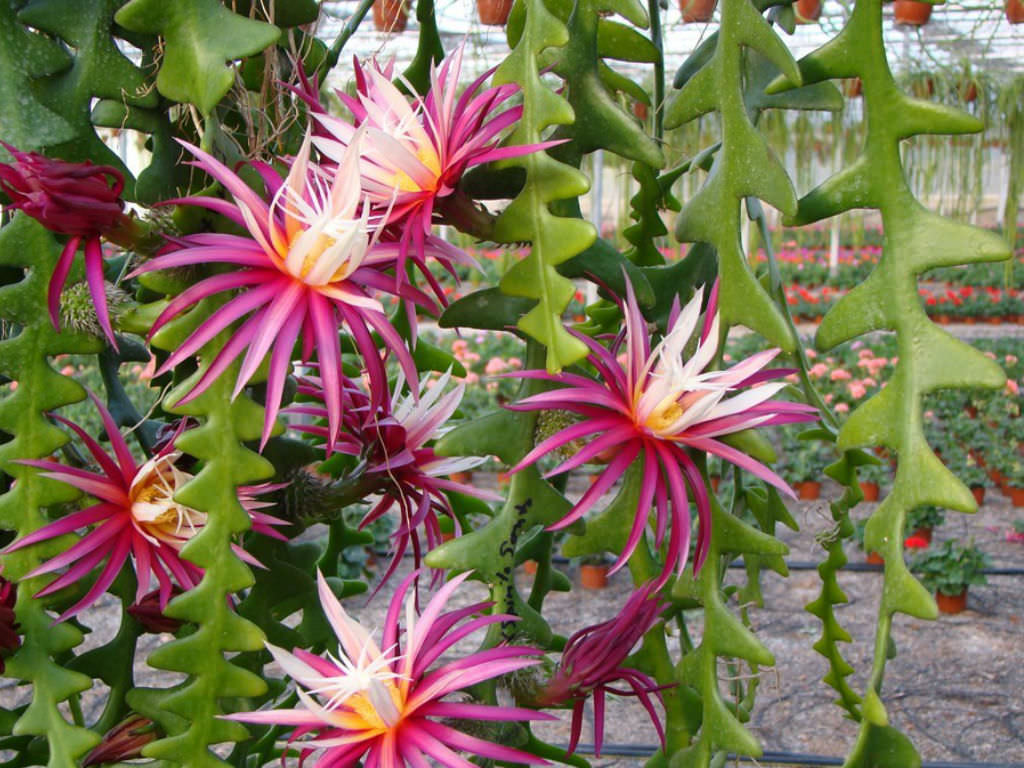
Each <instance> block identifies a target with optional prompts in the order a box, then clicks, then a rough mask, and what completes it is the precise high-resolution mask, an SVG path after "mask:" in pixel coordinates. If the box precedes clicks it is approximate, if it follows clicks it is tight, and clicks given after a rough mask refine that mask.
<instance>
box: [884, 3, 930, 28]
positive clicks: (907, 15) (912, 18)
mask: <svg viewBox="0 0 1024 768" xmlns="http://www.w3.org/2000/svg"><path fill="white" fill-rule="evenodd" d="M892 13H893V19H894V20H895V21H896V23H897V24H909V25H910V26H912V27H923V26H924V25H925V24H927V23H928V19H930V18H931V17H932V7H931V5H930V4H929V3H919V2H917V0H896V2H895V3H893V6H892Z"/></svg>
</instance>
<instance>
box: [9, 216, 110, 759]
mask: <svg viewBox="0 0 1024 768" xmlns="http://www.w3.org/2000/svg"><path fill="white" fill-rule="evenodd" d="M58 255H59V246H58V245H57V242H56V240H55V239H54V237H53V235H51V234H50V233H49V232H47V231H46V230H45V229H43V227H42V226H41V225H40V224H38V223H36V222H35V221H33V220H32V219H30V218H28V216H26V215H24V214H19V215H17V216H16V217H15V218H14V220H13V221H12V222H11V223H9V224H7V225H6V226H5V227H4V228H3V230H2V231H0V267H12V268H15V269H24V270H26V276H25V277H24V279H23V280H21V281H20V282H16V283H13V284H10V285H5V286H3V287H0V319H2V320H3V321H4V322H5V323H10V324H11V325H12V326H17V327H19V328H20V330H19V331H18V333H17V334H15V335H12V336H10V337H8V338H5V339H3V340H2V341H0V374H3V375H4V376H6V377H8V378H9V379H11V380H12V381H13V382H16V383H17V387H16V388H14V387H11V388H8V389H7V390H6V391H5V392H4V393H3V395H2V397H0V430H2V431H3V432H5V433H7V434H8V435H10V436H11V439H10V440H8V441H7V442H5V443H3V444H2V445H0V470H2V471H3V473H4V474H6V475H8V476H9V477H11V478H13V479H14V481H15V482H14V483H12V485H11V486H10V487H9V488H8V489H7V490H6V492H4V493H3V494H0V528H3V529H4V530H8V531H16V532H17V533H18V534H19V535H21V536H25V535H28V534H30V533H32V532H34V531H36V530H38V529H40V528H42V527H43V526H44V525H45V524H46V522H47V517H46V516H45V515H44V509H45V508H47V507H51V506H54V505H60V504H67V503H69V502H72V501H74V500H75V499H76V497H77V496H78V493H77V492H76V491H75V490H74V489H72V488H70V487H69V486H65V485H62V484H59V483H54V482H52V481H50V480H48V479H46V478H45V477H43V476H42V475H41V474H40V472H39V471H38V470H36V469H34V468H32V467H29V466H25V465H24V464H18V463H15V461H16V460H18V459H25V458H36V459H41V458H44V457H47V456H49V455H51V454H52V453H54V452H55V451H57V450H58V449H60V448H61V446H63V445H64V444H66V443H67V442H68V436H67V434H66V433H65V432H63V431H61V430H59V429H57V428H56V427H55V426H54V425H53V424H52V423H51V422H50V421H49V420H48V419H47V418H46V414H47V413H49V412H51V411H54V410H56V409H58V408H60V407H62V406H65V405H68V404H71V403H74V402H77V401H80V400H83V399H84V398H85V390H83V389H82V387H81V386H80V385H79V384H77V383H76V382H75V381H74V380H73V379H70V378H68V377H66V376H62V375H60V374H58V373H57V372H56V371H54V370H53V369H52V368H51V367H50V364H49V358H50V357H51V356H53V355H58V354H68V353H77V354H89V353H95V352H98V351H99V350H100V348H101V347H102V343H101V342H100V341H99V340H98V339H96V338H94V337H91V336H87V335H84V334H79V333H71V332H69V331H67V330H65V332H64V333H62V334H57V332H56V331H54V329H53V326H52V325H51V324H50V320H49V317H48V312H47V282H48V280H47V278H48V276H49V275H50V274H51V273H52V272H53V269H54V267H55V265H56V264H57V260H58ZM62 542H63V543H62V544H57V543H54V544H46V545H42V546H36V547H31V548H28V549H26V550H23V551H20V552H15V553H10V554H6V555H4V556H3V557H2V568H3V572H4V577H5V578H9V579H11V580H15V581H20V584H19V588H18V599H17V602H16V604H15V606H14V610H15V614H16V615H17V619H18V623H19V624H20V630H19V631H20V632H22V633H23V635H24V637H23V641H22V644H21V648H20V649H18V651H17V652H16V653H15V654H14V655H13V656H12V657H11V658H10V659H9V660H8V661H7V670H6V675H7V676H8V677H12V678H15V679H20V680H23V681H25V682H28V683H30V684H31V685H32V699H31V703H30V704H29V705H28V707H27V708H26V709H25V710H24V712H22V714H21V715H20V716H19V717H18V719H17V722H16V723H15V725H14V729H15V730H16V731H17V733H18V734H19V735H21V736H24V737H32V736H41V737H43V738H44V739H46V740H47V742H48V745H49V751H50V761H49V765H51V766H55V767H58V768H74V766H77V764H78V759H79V758H80V757H81V756H82V755H84V754H85V753H86V752H88V751H89V750H90V749H91V748H92V747H93V746H95V744H96V742H97V741H98V740H99V737H98V736H97V735H96V734H94V733H93V732H92V731H90V730H88V729H86V728H84V727H82V722H81V720H79V719H77V718H76V720H75V721H74V722H68V721H67V720H66V719H65V718H64V715H63V714H62V712H61V710H60V708H59V707H60V705H61V704H62V703H63V702H65V701H67V702H69V705H70V706H71V708H72V711H73V712H75V711H76V709H77V703H78V702H77V700H78V695H79V693H81V692H82V691H86V690H88V689H89V688H90V687H91V685H92V680H91V679H90V678H89V677H88V676H87V675H83V674H81V673H80V672H72V671H70V670H68V669H65V668H64V666H63V665H62V664H58V663H56V662H55V661H54V658H55V657H58V656H64V655H66V654H68V653H69V652H70V651H71V650H72V649H73V648H75V647H76V646H77V645H78V644H79V643H81V642H82V633H81V631H80V630H79V629H77V628H76V627H74V626H72V625H70V624H60V625H58V626H56V627H54V626H52V622H53V617H52V616H51V615H50V614H49V612H48V608H49V607H50V606H49V603H48V602H47V601H44V600H37V599H34V598H33V597H32V596H33V595H34V594H35V593H37V592H38V591H39V590H41V589H43V588H44V587H46V586H47V585H48V584H49V583H50V582H51V581H52V577H51V576H49V575H42V576H39V577H36V578H33V579H26V580H22V577H23V576H24V575H25V574H27V573H29V572H30V571H32V570H33V569H35V568H36V567H38V566H39V565H40V564H41V563H42V562H43V561H44V560H45V559H46V558H47V557H48V556H50V555H54V554H56V553H57V552H59V551H60V550H61V547H62V546H63V545H66V544H67V543H68V542H67V541H66V540H62ZM78 714H79V715H80V714H81V713H80V712H78ZM27 745H28V738H26V739H25V741H24V742H22V743H21V746H20V747H19V748H20V749H24V748H26V747H27Z"/></svg>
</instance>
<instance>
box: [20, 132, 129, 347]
mask: <svg viewBox="0 0 1024 768" xmlns="http://www.w3.org/2000/svg"><path fill="white" fill-rule="evenodd" d="M0 144H2V145H3V146H4V148H5V149H6V150H7V151H8V152H10V153H11V155H13V156H14V163H13V164H10V165H4V164H0V191H2V192H3V193H4V194H5V195H7V197H9V198H10V199H11V207H12V208H17V209H18V210H20V211H24V212H25V213H26V214H28V215H29V216H31V217H32V218H33V219H35V220H36V221H38V222H39V223H40V224H42V225H43V226H44V227H46V228H47V229H48V230H50V231H51V232H56V233H57V234H61V235H68V236H69V237H70V239H69V240H68V242H67V244H66V245H65V246H64V250H63V251H62V252H61V255H60V260H59V261H58V262H57V266H56V268H55V269H54V271H53V277H51V278H50V288H49V295H48V297H47V298H48V303H49V307H50V318H51V320H52V321H53V325H54V327H55V328H57V329H58V330H59V329H60V293H61V291H62V290H63V288H64V282H65V281H66V280H67V277H68V273H69V272H70V271H71V264H72V262H73V261H74V258H75V253H76V252H77V251H78V246H79V245H82V244H83V241H84V246H85V276H86V279H87V281H88V283H89V292H90V293H91V294H92V297H93V301H95V302H96V318H97V320H98V321H99V324H100V327H101V328H102V329H103V332H104V333H105V334H106V336H107V338H108V339H110V342H111V344H113V345H114V346H115V347H116V346H117V343H116V342H115V341H114V331H113V328H112V327H111V325H110V312H109V310H108V309H107V300H106V289H105V287H104V284H103V249H102V247H101V245H100V236H101V235H104V234H106V233H107V232H108V231H112V230H115V229H119V228H122V227H123V226H124V225H125V223H126V222H128V221H130V219H129V217H128V216H127V215H126V214H125V213H124V201H123V200H122V199H121V190H123V189H124V177H123V176H122V175H121V172H120V171H118V170H117V169H116V168H112V167H110V166H109V165H93V164H92V163H89V162H85V163H68V162H65V161H63V160H54V159H52V158H49V157H45V156H44V155H39V154H36V153H35V152H20V151H18V150H17V149H15V148H14V147H12V146H11V145H10V144H7V143H5V142H0Z"/></svg>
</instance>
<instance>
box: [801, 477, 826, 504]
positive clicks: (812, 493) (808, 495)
mask: <svg viewBox="0 0 1024 768" xmlns="http://www.w3.org/2000/svg"><path fill="white" fill-rule="evenodd" d="M796 495H797V497H798V498H801V499H803V500H804V501H814V500H815V499H817V498H818V497H819V496H821V483H819V482H817V481H815V480H805V481H804V482H802V483H797V484H796Z"/></svg>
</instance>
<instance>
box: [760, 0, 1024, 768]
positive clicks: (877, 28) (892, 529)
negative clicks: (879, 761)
mask: <svg viewBox="0 0 1024 768" xmlns="http://www.w3.org/2000/svg"><path fill="white" fill-rule="evenodd" d="M800 71H801V74H802V76H803V81H804V82H805V83H806V82H818V81H821V80H824V79H829V78H840V77H855V76H857V77H860V78H861V80H862V81H863V83H864V110H865V121H866V123H867V136H866V140H865V144H864V149H863V152H862V154H861V156H860V157H859V158H858V159H857V160H856V161H855V162H854V163H853V164H852V165H850V166H848V167H847V168H845V169H844V170H842V171H841V172H840V173H838V174H837V175H836V176H833V177H832V178H830V179H828V180H827V181H825V182H824V183H823V184H822V185H821V186H819V187H818V188H817V189H815V190H813V191H811V192H810V193H809V194H808V195H806V196H805V197H804V198H803V199H802V200H801V201H800V205H799V210H798V212H797V214H796V216H794V217H792V218H791V220H790V221H789V222H787V223H789V224H806V223H810V222H813V221H817V220H819V219H822V218H825V217H827V216H832V215H836V214H837V213H840V212H842V211H845V210H849V209H851V208H876V209H878V210H879V211H880V212H881V215H882V223H883V230H884V232H885V240H884V243H883V254H882V258H881V260H880V261H879V263H878V265H877V266H876V268H875V269H874V271H873V272H872V273H871V275H870V277H869V278H868V279H867V280H866V281H865V282H863V283H861V284H860V285H858V286H857V287H856V288H855V289H854V290H853V291H851V292H850V293H849V294H848V295H847V296H845V297H844V298H843V299H842V300H841V301H840V302H839V303H838V304H837V305H836V306H835V307H834V308H833V309H832V310H831V311H830V312H829V314H828V315H827V316H826V317H825V319H824V321H823V322H822V324H821V327H820V328H819V330H818V335H817V338H816V344H817V346H818V347H819V348H820V349H830V348H832V347H834V346H835V345H837V344H839V343H842V342H844V341H847V340H850V339H852V338H855V337H856V336H859V335H861V334H864V333H867V332H869V331H874V330H892V331H895V332H896V334H897V343H898V350H899V358H900V360H899V364H898V366H897V368H896V371H895V373H894V375H893V377H892V379H891V380H890V382H889V384H888V386H887V387H886V388H885V389H884V390H882V391H881V392H880V393H879V394H878V395H876V396H875V397H873V398H872V399H870V400H868V401H867V402H866V403H864V404H863V405H862V406H860V407H859V408H858V409H857V410H856V411H854V412H853V413H852V414H851V415H850V418H849V419H848V420H847V422H846V423H845V424H844V425H843V428H842V429H841V430H840V432H839V436H838V446H839V448H840V449H841V450H843V449H846V448H850V447H854V446H859V445H884V446H887V447H888V448H890V449H891V450H892V451H894V452H895V453H896V454H897V455H898V456H899V467H898V469H897V473H896V478H895V482H894V484H893V488H892V492H891V494H890V495H889V496H888V497H887V498H886V499H885V500H884V501H883V502H882V504H881V505H879V507H878V508H877V509H876V510H875V512H874V513H873V514H872V516H871V519H870V520H869V522H868V526H867V529H866V533H865V547H866V548H867V549H869V550H874V551H877V552H879V553H880V554H882V555H883V556H884V558H885V563H886V566H885V569H886V570H885V587H884V589H883V592H882V598H881V601H880V604H879V614H878V625H877V630H876V633H875V648H874V661H873V664H872V669H871V676H870V679H869V682H868V686H867V690H866V691H865V693H864V701H863V708H862V712H863V721H862V724H861V730H860V733H859V735H858V739H857V743H856V744H855V746H854V749H853V751H852V752H851V754H850V756H849V758H848V760H847V763H846V765H847V766H848V768H854V767H857V768H861V767H862V766H866V765H870V764H872V762H871V761H872V760H873V759H874V758H873V755H875V754H877V753H878V752H879V751H887V752H889V753H890V754H895V755H899V756H900V757H899V758H898V762H900V764H906V765H911V764H915V763H919V762H920V757H919V756H918V755H917V753H916V751H915V750H914V748H913V746H912V745H911V744H910V742H909V740H907V738H906V737H905V736H903V735H902V734H900V733H899V732H898V731H896V730H895V729H893V728H891V727H890V726H889V725H888V716H887V714H886V711H885V707H884V705H883V704H882V701H881V698H880V692H881V686H882V679H883V675H884V672H885V664H886V658H887V651H888V647H889V637H890V629H891V626H892V620H893V616H894V615H895V614H896V613H906V614H909V615H912V616H916V617H918V618H935V616H936V613H937V612H936V607H935V602H934V600H933V599H932V597H931V595H930V594H928V593H927V592H926V591H925V590H924V588H923V587H922V586H921V585H920V583H918V582H917V581H916V580H915V579H914V578H913V577H912V576H911V575H910V572H909V571H908V569H907V567H906V565H905V563H904V561H903V557H902V552H901V549H902V541H903V526H904V521H905V517H906V514H907V512H908V511H909V510H911V509H914V508H915V507H918V506H921V505H925V504H940V505H942V506H945V507H947V508H950V509H957V510H960V511H964V512H973V511H975V509H976V504H975V501H974V499H973V497H972V496H971V494H970V492H969V491H968V489H967V488H966V487H965V486H964V484H963V483H961V482H960V481H959V480H958V479H957V478H956V477H955V476H954V475H953V474H952V473H951V472H950V471H949V470H948V469H947V468H946V467H945V466H944V465H943V464H942V462H941V461H939V459H938V458H937V457H936V456H935V454H934V453H933V452H932V450H931V449H930V447H929V446H928V444H927V442H926V440H925V436H924V432H923V428H922V406H921V399H922V397H923V396H924V395H925V394H926V393H928V392H931V391H933V390H936V389H942V388H949V387H968V386H971V387H991V388H995V387H999V386H1002V384H1003V381H1004V376H1003V374H1002V371H1001V370H1000V369H999V368H998V366H996V365H995V364H994V363H992V362H991V361H989V360H987V359H986V358H985V357H984V356H983V355H982V354H981V353H979V352H977V351H976V350H974V349H972V348H971V347H969V346H967V345H966V344H964V343H962V342H959V341H957V340H956V339H954V338H953V337H952V336H950V335H949V334H947V333H946V332H944V331H943V330H941V329H940V328H939V327H937V326H935V325H933V324H932V323H931V322H930V321H929V319H928V317H927V315H926V314H925V312H924V309H923V307H922V306H921V304H920V301H919V299H918V294H917V276H918V275H920V274H921V273H922V272H924V271H926V270H928V269H931V268H934V267H938V266H950V265H954V264H963V263H974V262H980V261H995V260H1000V259H1005V258H1007V257H1008V256H1009V252H1008V249H1007V246H1006V244H1005V243H1004V242H1002V240H1001V238H999V237H998V236H996V235H993V234H991V233H989V232H985V231H982V230H979V229H976V228H972V227H969V226H966V225H963V224H958V223H955V222H952V221H949V220H947V219H944V218H942V217H940V216H938V215H937V214H935V213H932V212H931V211H928V210H926V209H925V208H924V207H923V206H922V205H921V204H920V203H919V202H918V201H917V200H916V199H915V198H914V196H913V194H912V192H911V190H910V187H909V185H908V183H907V180H906V177H905V174H904V169H903V166H902V162H901V159H900V151H899V144H900V141H901V140H902V139H904V138H907V137H909V136H913V135H915V134H921V133H929V134H941V133H952V134H960V133H971V132H976V131H979V130H981V128H982V124H981V123H980V122H979V121H978V120H976V119H975V118H973V117H971V116H969V115H967V114H966V113H963V112H960V111H959V110H956V109H953V108H949V107H944V106H941V105H938V104H934V103H931V102H927V101H922V100H919V99H914V98H911V97H909V96H907V95H906V94H904V93H902V92H901V91H900V90H899V89H898V88H897V86H896V83H895V81H894V79H893V76H892V73H891V72H890V70H889V66H888V62H887V59H886V54H885V48H884V45H883V38H882V3H881V0H858V1H857V3H856V5H855V6H854V10H853V13H852V15H851V17H850V19H849V21H848V23H847V25H846V26H845V27H844V28H843V30H842V31H841V32H840V34H839V35H838V36H837V37H836V38H834V39H833V40H831V41H830V42H829V43H827V44H826V45H825V46H824V47H822V48H820V49H819V50H817V51H815V52H813V53H811V54H809V55H808V56H807V57H805V58H804V59H803V60H802V61H801V62H800ZM788 85H789V83H786V82H785V81H784V79H783V78H780V79H779V80H777V81H776V82H775V83H773V84H772V86H771V87H770V88H769V92H773V91H779V90H783V89H785V88H786V87H788ZM893 759H897V758H893Z"/></svg>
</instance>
